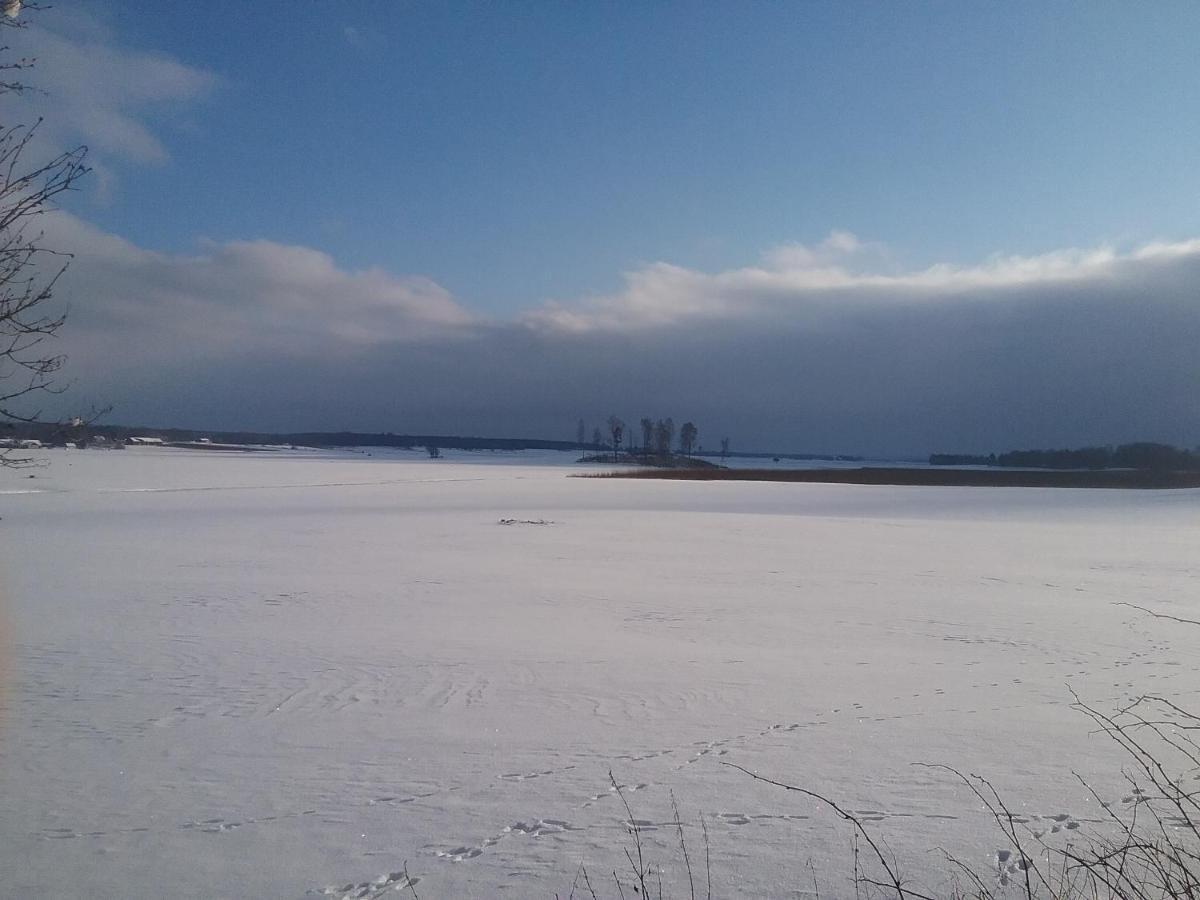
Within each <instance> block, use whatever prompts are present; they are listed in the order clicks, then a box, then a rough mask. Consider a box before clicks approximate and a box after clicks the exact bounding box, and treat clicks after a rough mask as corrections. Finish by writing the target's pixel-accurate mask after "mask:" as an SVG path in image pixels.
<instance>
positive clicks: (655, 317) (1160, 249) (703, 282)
mask: <svg viewBox="0 0 1200 900" xmlns="http://www.w3.org/2000/svg"><path fill="white" fill-rule="evenodd" d="M864 256H865V257H866V260H867V261H870V260H872V259H873V260H875V261H878V260H880V259H884V258H885V257H886V249H885V248H882V247H880V246H879V245H875V244H867V243H863V242H861V241H859V240H858V239H857V238H856V237H855V236H854V235H852V234H850V233H848V232H844V231H834V232H832V233H831V234H830V236H829V237H828V238H826V239H825V240H824V241H822V242H821V243H820V244H818V245H816V246H812V247H810V246H805V245H803V244H784V245H780V246H778V247H775V248H772V249H771V250H769V251H767V253H766V254H764V264H763V265H761V266H749V267H745V268H739V269H730V270H727V271H723V272H715V273H705V272H699V271H696V270H692V269H685V268H681V267H679V266H674V265H670V264H667V263H661V262H660V263H654V264H652V265H649V266H645V267H643V268H641V269H638V270H636V271H633V272H630V273H627V274H626V276H625V287H624V289H623V290H621V291H620V292H618V293H616V294H612V295H607V296H601V297H594V298H590V299H587V300H584V301H582V302H576V303H571V304H563V303H559V302H554V303H548V304H546V305H544V306H543V307H541V308H538V309H535V310H532V311H530V312H529V313H527V314H526V315H525V316H524V319H523V321H524V322H525V323H527V324H528V325H529V326H530V327H534V328H542V329H547V330H550V331H556V330H557V331H562V332H565V333H576V334H578V333H583V332H588V331H634V330H640V329H648V328H662V327H672V326H680V325H686V324H688V323H690V322H693V321H722V320H723V321H754V320H780V319H783V320H787V321H791V322H793V323H801V322H806V321H814V320H822V321H823V320H825V319H827V318H829V317H831V316H833V317H836V316H838V315H842V314H845V313H846V312H847V311H849V310H851V309H859V308H862V307H863V306H864V305H868V306H869V305H871V304H880V305H883V306H892V305H895V304H897V303H904V302H908V303H920V302H923V301H924V302H928V301H933V300H938V299H941V298H945V297H949V296H961V297H962V298H963V300H964V302H971V301H972V299H976V300H978V299H982V298H985V297H986V298H990V299H992V300H995V301H1000V300H1002V299H1003V298H1004V296H1005V295H1006V292H1007V293H1009V294H1011V293H1012V292H1016V291H1029V290H1036V289H1038V288H1039V287H1047V286H1050V285H1053V284H1060V283H1061V284H1070V283H1086V282H1102V281H1105V280H1108V279H1112V278H1118V277H1129V276H1130V275H1132V274H1134V273H1135V272H1136V271H1137V270H1138V269H1139V267H1141V268H1144V267H1145V266H1147V265H1148V264H1150V263H1151V262H1155V261H1167V260H1184V259H1189V258H1200V241H1185V242H1179V243H1154V244H1149V245H1146V246H1144V247H1140V248H1136V249H1133V250H1131V251H1128V252H1124V253H1120V252H1118V251H1116V250H1115V249H1114V248H1112V247H1107V246H1102V247H1097V248H1093V249H1088V250H1080V249H1067V250H1058V251H1054V252H1050V253H1045V254H1041V255H1037V256H1000V255H997V256H994V257H992V258H990V259H988V260H986V261H984V262H982V263H980V264H977V265H973V266H960V265H952V264H948V263H943V264H936V265H932V266H929V267H927V268H924V269H919V270H914V271H909V272H899V273H895V272H888V273H881V272H879V271H871V270H870V269H869V268H867V267H865V266H864V265H863V262H864Z"/></svg>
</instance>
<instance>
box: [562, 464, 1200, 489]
mask: <svg viewBox="0 0 1200 900" xmlns="http://www.w3.org/2000/svg"><path fill="white" fill-rule="evenodd" d="M576 477H579V478H665V479H675V480H679V481H779V482H796V483H804V484H867V485H896V486H901V487H1036V488H1104V489H1116V490H1168V489H1185V488H1200V472H1154V471H1147V470H1140V469H1100V470H1094V471H1090V470H1064V471H1046V470H1037V471H1024V470H1020V469H1001V470H992V469H982V470H975V469H908V468H901V467H896V468H861V469H632V470H630V471H626V472H602V473H595V474H591V473H589V474H580V475H578V476H576Z"/></svg>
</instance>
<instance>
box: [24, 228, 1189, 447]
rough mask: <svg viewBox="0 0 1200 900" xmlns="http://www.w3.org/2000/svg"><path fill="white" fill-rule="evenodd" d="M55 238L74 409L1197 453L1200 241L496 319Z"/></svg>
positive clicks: (834, 261)
mask: <svg viewBox="0 0 1200 900" xmlns="http://www.w3.org/2000/svg"><path fill="white" fill-rule="evenodd" d="M48 225H49V229H48V231H49V233H48V235H47V238H48V242H50V243H52V244H53V245H54V246H58V247H62V248H63V249H69V250H72V251H74V252H75V253H76V254H77V255H76V259H75V262H74V264H73V266H72V268H71V270H70V272H69V273H68V276H67V278H66V279H65V280H64V282H63V283H62V285H61V287H62V290H61V292H60V295H61V297H62V299H64V300H66V301H69V302H70V304H71V316H70V318H69V319H68V322H67V326H66V328H65V329H64V332H63V340H62V342H61V349H62V350H63V351H65V352H66V353H67V354H68V356H69V357H70V362H69V373H70V376H71V377H73V378H74V379H76V381H77V383H78V385H79V388H77V389H76V390H75V391H74V392H72V393H71V394H69V395H68V399H67V401H66V402H68V403H69V404H73V405H70V406H69V407H66V408H64V412H72V411H75V410H77V409H80V408H86V407H87V406H90V405H92V404H93V403H95V404H97V405H105V404H108V403H112V404H115V406H116V408H117V413H115V417H116V418H117V419H118V420H120V421H138V422H151V423H152V422H156V421H157V422H161V423H164V424H168V423H176V424H186V423H193V424H196V425H198V426H200V427H227V426H228V427H235V426H236V427H245V428H266V429H279V430H290V429H297V430H299V429H336V428H356V429H359V430H372V429H383V430H395V431H402V430H408V431H411V432H416V433H422V432H423V433H430V432H434V433H436V432H439V431H444V432H463V431H471V432H474V433H491V434H507V435H522V434H523V435H539V434H540V435H554V434H563V435H566V434H569V433H571V432H573V429H574V424H575V420H576V418H578V417H579V416H580V415H583V416H585V417H590V419H595V420H596V421H600V420H602V418H603V416H605V415H607V414H608V413H610V412H616V413H618V414H620V415H622V416H624V417H625V418H626V419H627V420H630V421H632V420H635V419H636V418H637V417H638V416H640V415H647V414H648V415H674V416H675V417H676V418H677V419H681V418H691V419H693V420H694V421H696V422H697V423H698V424H700V426H701V430H702V432H703V433H707V434H710V435H712V433H713V431H714V430H717V431H720V432H722V433H731V434H733V436H735V438H736V440H737V442H738V444H739V445H740V446H743V447H749V446H757V447H762V448H771V447H778V448H788V447H790V448H793V449H809V450H827V451H829V450H832V451H838V452H861V451H867V452H895V451H902V452H913V453H921V452H929V451H931V450H1003V449H1008V448H1010V447H1014V446H1030V445H1070V444H1075V445H1079V444H1085V443H1092V442H1100V443H1109V442H1117V443H1119V442H1121V441H1124V440H1134V439H1152V440H1155V439H1157V440H1167V441H1169V442H1174V443H1183V444H1189V445H1193V444H1195V443H1196V442H1197V440H1200V408H1198V407H1197V406H1196V403H1195V397H1196V396H1200V366H1197V364H1196V347H1197V346H1200V297H1198V296H1197V294H1196V291H1195V288H1194V285H1195V284H1196V283H1197V280H1198V279H1200V241H1190V242H1178V243H1168V242H1162V243H1155V244H1149V245H1146V246H1144V247H1141V248H1136V249H1132V250H1123V251H1118V250H1115V249H1113V248H1105V247H1101V248H1098V249H1094V250H1065V251H1058V252H1054V253H1047V254H1042V255H1038V256H1032V257H1013V256H996V257H994V258H991V259H988V260H985V261H984V262H982V263H980V264H979V265H975V266H952V265H938V266H931V267H927V268H924V269H920V270H917V271H912V272H900V273H888V274H880V273H878V272H877V271H872V270H871V266H870V265H868V263H869V261H870V259H871V257H870V254H869V253H867V252H866V251H865V250H864V249H863V248H864V247H867V246H868V245H867V244H866V243H865V242H854V241H851V240H849V239H843V238H839V239H837V240H836V241H831V242H827V243H826V244H824V245H821V246H822V247H823V248H824V249H821V248H820V247H819V248H814V256H813V257H812V259H811V262H810V263H809V264H808V265H807V267H806V266H803V265H797V264H796V262H797V260H799V259H800V258H801V257H800V255H793V256H792V257H791V258H790V261H789V264H788V266H786V267H782V266H772V265H769V264H762V265H758V266H750V267H744V268H735V269H730V270H727V271H723V272H715V273H705V272H698V271H695V270H692V269H688V268H684V267H681V266H676V265H671V264H668V263H656V264H653V265H649V266H646V267H644V268H642V269H639V270H638V271H636V272H634V273H631V274H630V275H629V276H628V277H627V280H626V285H625V288H624V289H623V290H622V291H620V292H618V293H617V294H614V295H612V296H609V297H602V298H584V299H581V300H576V301H571V302H566V303H560V304H558V305H557V306H550V307H540V308H537V309H535V310H532V311H531V312H528V313H526V314H525V315H518V316H516V317H514V318H512V319H507V320H496V319H489V318H487V317H484V316H481V315H476V314H473V313H472V312H470V311H469V310H468V309H467V308H465V307H464V306H463V305H462V304H461V303H460V302H459V301H457V300H456V299H455V298H454V297H452V296H451V295H450V294H449V292H448V291H446V290H445V289H444V288H442V287H441V286H440V285H438V284H436V283H435V282H433V281H431V280H429V279H427V278H421V277H413V276H401V275H395V274H391V273H388V272H385V271H382V270H379V269H367V270H361V271H352V270H348V269H346V268H344V267H342V266H340V265H338V264H337V262H336V261H335V260H334V259H332V258H331V257H330V256H329V255H328V254H325V253H322V252H321V251H319V250H315V249H312V248H309V247H300V246H292V245H285V244H279V243H276V242H272V241H263V240H257V241H221V242H218V241H207V242H204V243H202V244H201V245H200V247H199V248H198V250H197V252H195V253H191V254H171V253H161V252H155V251H150V250H146V249H144V248H140V247H137V246H135V245H133V244H131V243H129V242H128V241H125V240H122V239H121V238H119V237H116V236H114V235H111V234H106V233H104V232H102V231H100V230H98V229H96V228H94V227H92V226H89V225H87V224H86V223H84V222H82V221H80V220H78V219H75V218H72V217H71V216H69V215H66V214H61V213H60V214H56V215H55V216H54V217H53V218H52V219H50V220H49V221H48ZM702 439H703V438H702Z"/></svg>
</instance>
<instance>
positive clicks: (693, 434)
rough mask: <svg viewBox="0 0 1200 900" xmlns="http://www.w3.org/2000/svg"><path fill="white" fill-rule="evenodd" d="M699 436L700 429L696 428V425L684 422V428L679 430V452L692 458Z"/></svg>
mask: <svg viewBox="0 0 1200 900" xmlns="http://www.w3.org/2000/svg"><path fill="white" fill-rule="evenodd" d="M699 435H700V429H698V428H697V427H696V425H695V423H693V422H684V423H683V427H682V428H680V429H679V452H680V453H682V454H683V455H684V456H691V455H692V450H693V449H695V447H696V438H697V437H699Z"/></svg>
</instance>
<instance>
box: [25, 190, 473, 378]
mask: <svg viewBox="0 0 1200 900" xmlns="http://www.w3.org/2000/svg"><path fill="white" fill-rule="evenodd" d="M48 224H49V228H48V234H47V243H48V244H50V245H53V246H55V247H60V248H62V249H64V250H68V251H70V252H72V253H74V254H75V259H74V261H73V263H72V266H71V268H70V269H69V270H68V273H67V275H66V277H65V278H64V280H63V282H62V286H61V288H62V289H61V291H60V292H59V293H60V296H62V297H63V298H64V299H65V300H66V301H67V302H69V304H70V306H71V329H70V330H69V332H68V334H69V336H70V338H71V343H72V344H73V345H74V347H75V350H74V351H73V352H74V353H75V354H77V355H79V356H80V357H84V358H86V357H91V358H93V359H95V358H106V359H110V360H111V359H113V358H114V356H115V355H119V356H120V357H122V358H131V357H132V358H138V359H140V361H141V362H142V363H143V364H146V365H151V364H155V363H161V362H163V361H164V360H167V359H170V357H172V356H173V355H177V354H179V353H180V352H183V353H185V354H187V355H189V356H191V357H194V358H196V359H209V360H219V359H225V358H230V357H246V356H256V355H257V356H259V357H260V358H264V359H265V358H268V357H271V356H275V355H285V356H289V357H294V356H297V355H302V354H322V353H324V354H329V355H330V356H331V357H343V356H345V355H346V354H352V353H354V352H357V351H361V350H362V349H363V348H367V347H371V346H374V345H378V344H381V343H402V342H411V341H415V340H420V339H427V338H429V337H430V336H432V335H434V334H437V333H443V332H445V331H446V330H447V329H452V328H462V327H463V326H466V325H469V324H471V323H472V321H473V318H472V317H471V316H470V315H469V314H468V313H467V312H466V311H465V310H464V309H463V308H462V307H460V306H459V305H458V304H457V303H456V302H455V301H454V299H453V298H452V297H451V296H450V295H449V293H448V292H447V291H446V290H444V289H443V288H442V287H440V286H439V285H437V284H436V283H434V282H433V281H431V280H429V279H427V278H421V277H414V276H408V277H397V276H394V275H391V274H389V273H387V272H385V271H383V270H381V269H366V270H363V271H348V270H345V269H342V268H340V267H338V266H337V265H336V264H335V262H334V261H333V259H332V258H331V257H330V256H329V255H328V254H326V253H322V252H321V251H319V250H313V249H311V248H308V247H297V246H292V245H286V244H279V243H275V242H273V241H265V240H256V241H228V242H216V241H205V242H203V244H202V247H201V251H200V252H199V253H197V254H195V255H181V254H169V253H160V252H155V251H150V250H145V249H143V248H140V247H137V246H135V245H133V244H131V243H129V242H128V241H125V240H123V239H121V238H119V237H116V236H114V235H111V234H108V233H105V232H103V231H100V230H99V229H96V228H94V227H92V226H91V225H88V224H87V223H85V222H83V221H81V220H79V219H77V218H75V217H73V216H70V215H68V214H66V213H56V214H55V215H54V216H53V217H52V218H51V219H50V220H49V222H48Z"/></svg>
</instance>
